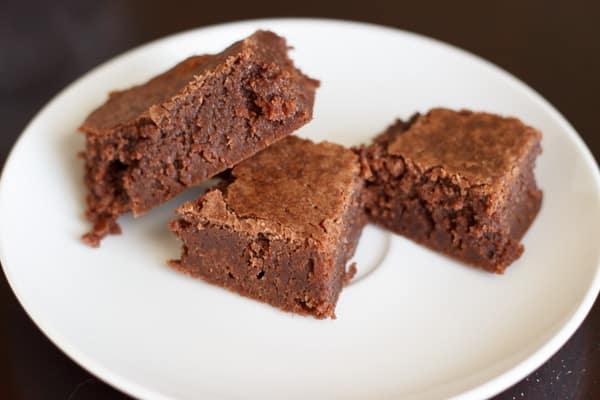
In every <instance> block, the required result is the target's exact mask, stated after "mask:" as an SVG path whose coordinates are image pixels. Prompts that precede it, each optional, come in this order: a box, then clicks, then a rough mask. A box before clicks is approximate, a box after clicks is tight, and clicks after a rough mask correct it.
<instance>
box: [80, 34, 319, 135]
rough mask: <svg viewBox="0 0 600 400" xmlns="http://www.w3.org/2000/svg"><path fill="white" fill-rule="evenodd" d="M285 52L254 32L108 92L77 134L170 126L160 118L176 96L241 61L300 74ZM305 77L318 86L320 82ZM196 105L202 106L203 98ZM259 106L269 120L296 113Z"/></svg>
mask: <svg viewBox="0 0 600 400" xmlns="http://www.w3.org/2000/svg"><path fill="white" fill-rule="evenodd" d="M287 49H288V47H287V44H286V41H285V39H284V38H282V37H280V36H278V35H276V34H275V33H273V32H270V31H257V32H256V33H254V34H253V35H251V36H249V37H248V38H246V39H244V40H241V41H238V42H236V43H234V44H232V45H231V46H229V47H228V48H227V49H226V50H224V51H223V52H221V53H218V54H215V55H200V56H193V57H189V58H188V59H186V60H184V61H183V62H181V63H179V64H177V65H176V66H175V67H173V68H171V69H170V70H168V71H166V72H164V73H163V74H161V75H158V76H156V77H155V78H153V79H151V80H150V81H148V82H146V83H144V84H142V85H138V86H134V87H132V88H129V89H127V90H123V91H115V92H112V93H110V95H109V99H108V101H107V102H106V103H105V104H104V105H103V106H102V107H100V108H98V109H96V110H95V111H94V112H93V113H92V114H90V115H89V116H88V118H87V119H86V120H85V122H84V123H83V125H82V126H81V130H82V131H84V132H89V133H95V134H107V133H109V132H110V131H112V130H113V129H117V128H119V127H120V126H123V125H127V124H130V123H135V122H136V121H139V120H143V119H150V120H152V121H153V122H154V123H156V124H157V125H158V126H161V123H162V124H163V125H164V124H165V123H167V122H168V121H164V119H165V118H168V115H169V111H170V109H171V108H172V107H174V106H175V104H176V103H177V102H178V100H179V99H180V98H186V97H189V96H193V94H192V92H193V91H194V90H196V89H197V88H198V87H201V86H202V85H203V82H204V81H205V80H206V79H207V78H208V77H209V76H211V75H214V74H218V73H222V72H223V70H225V69H227V68H232V67H233V66H234V65H235V64H236V63H239V62H241V61H243V60H248V59H260V60H262V62H263V63H264V65H265V68H271V69H272V70H273V73H283V74H286V73H287V74H290V76H291V75H293V74H294V73H298V72H297V70H296V69H295V67H294V64H293V62H292V61H291V60H290V59H289V57H288V56H287ZM267 72H268V71H267ZM305 78H306V80H307V81H310V82H312V84H313V85H314V86H315V87H316V86H318V81H315V80H312V79H310V78H308V77H305ZM225 84H226V82H225ZM196 101H198V102H201V101H202V99H196ZM260 106H263V107H262V108H263V110H266V111H267V112H266V114H267V115H266V116H267V117H268V118H269V119H271V120H276V119H284V118H287V117H289V116H290V115H293V114H294V111H295V110H290V109H289V108H293V107H294V103H288V104H279V105H270V106H271V107H268V108H267V107H264V106H266V105H262V104H261V105H260ZM285 107H287V108H288V109H284V108H285Z"/></svg>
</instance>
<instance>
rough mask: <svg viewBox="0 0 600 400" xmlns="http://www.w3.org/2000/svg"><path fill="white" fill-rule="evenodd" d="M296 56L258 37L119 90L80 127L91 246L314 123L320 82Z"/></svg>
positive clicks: (270, 36) (266, 36) (275, 40)
mask: <svg viewBox="0 0 600 400" xmlns="http://www.w3.org/2000/svg"><path fill="white" fill-rule="evenodd" d="M287 51H288V46H287V44H286V42H285V39H284V38H282V37H280V36H277V35H276V34H274V33H272V32H268V31H257V32H256V33H254V34H253V35H251V36H250V37H248V38H246V39H244V40H241V41H239V42H237V43H234V44H233V45H231V46H230V47H229V48H227V49H226V50H224V51H223V52H221V53H219V54H214V55H201V56H193V57H190V58H188V59H186V60H184V61H182V62H181V63H179V64H177V65H176V66H175V67H173V68H172V69H170V70H169V71H166V72H165V73H163V74H161V75H158V76H157V77H155V78H153V79H151V80H150V81H148V82H146V83H145V84H143V85H140V86H135V87H133V88H130V89H128V90H124V91H118V92H113V93H111V94H110V97H109V99H108V100H107V102H106V103H105V104H104V105H102V106H101V107H99V108H98V109H97V110H95V111H94V112H92V113H91V114H90V115H89V116H88V117H87V119H86V120H85V122H84V123H83V125H82V126H81V128H80V130H81V131H82V132H84V133H85V135H86V149H85V152H84V159H85V163H86V165H85V183H86V185H87V187H88V196H87V204H88V210H87V213H86V215H87V218H88V219H89V220H90V221H91V222H92V224H93V228H92V230H91V232H89V233H88V234H87V235H85V236H84V241H86V242H87V243H88V244H90V245H92V246H97V245H98V244H99V242H100V240H101V239H102V238H103V237H104V236H105V235H107V234H108V233H117V232H119V226H118V225H117V222H116V220H117V218H118V216H119V215H122V214H124V213H127V212H130V211H131V212H132V213H133V215H134V216H139V215H141V214H143V213H145V212H147V211H148V210H150V209H152V208H153V207H156V206H158V205H160V204H162V203H164V202H166V201H167V200H169V199H171V198H172V197H174V196H176V195H177V194H179V193H181V192H182V191H184V190H185V189H187V188H188V187H190V186H193V185H197V184H199V183H201V182H202V181H204V180H206V179H209V178H211V177H212V176H214V175H216V174H218V173H220V172H222V171H224V170H226V169H228V168H231V167H232V166H233V165H235V164H237V163H238V162H240V161H242V160H244V159H246V158H248V157H250V156H252V155H253V154H255V153H257V152H258V151H260V150H262V149H263V148H265V147H267V146H269V145H271V144H272V143H274V142H276V141H278V140H280V139H281V138H283V137H285V136H287V135H289V134H291V133H292V132H293V131H294V130H296V129H298V128H299V127H301V126H302V125H304V124H305V123H307V122H308V121H310V120H311V119H312V109H313V103H314V95H315V90H316V88H317V87H318V81H316V80H314V79H311V78H309V77H307V76H306V75H304V74H303V73H302V72H301V71H300V70H299V69H297V68H296V67H295V66H294V64H293V62H292V61H291V60H290V58H289V57H288V55H287Z"/></svg>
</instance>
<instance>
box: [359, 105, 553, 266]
mask: <svg viewBox="0 0 600 400" xmlns="http://www.w3.org/2000/svg"><path fill="white" fill-rule="evenodd" d="M540 140H541V133H540V132H539V131H538V130H536V129H534V128H531V127H529V126H526V125H524V124H523V123H522V122H521V121H519V120H517V119H515V118H504V117H501V116H498V115H493V114H488V113H482V112H472V111H452V110H448V109H434V110H432V111H430V112H429V113H427V114H426V115H416V116H414V117H413V118H412V119H411V120H410V121H408V122H403V121H400V120H399V121H397V122H396V123H395V124H393V125H392V126H390V127H389V128H388V129H387V130H386V131H385V132H384V133H382V134H381V135H380V136H378V137H377V138H376V139H375V140H374V143H373V144H372V145H370V146H368V147H363V148H361V149H359V150H358V152H359V153H360V154H361V162H362V164H363V174H364V176H365V179H366V186H365V199H364V201H365V209H366V213H367V216H368V218H369V219H370V220H371V221H373V222H374V223H376V224H378V225H380V226H382V227H384V228H387V229H389V230H391V231H394V232H396V233H399V234H401V235H404V236H406V237H408V238H410V239H412V240H414V241H416V242H418V243H421V244H423V245H425V246H428V247H430V248H431V249H433V250H437V251H440V252H442V253H445V254H447V255H449V256H451V257H454V258H456V259H458V260H461V261H464V262H466V263H468V264H471V265H473V266H477V267H481V268H483V269H486V270H488V271H492V272H496V273H502V272H503V271H504V270H505V268H506V267H507V266H508V265H509V264H510V263H512V262H513V261H514V260H515V259H517V258H518V257H519V256H520V255H521V253H522V252H523V246H522V245H521V244H520V243H519V241H520V240H521V238H522V237H523V235H524V234H525V232H526V231H527V229H528V228H529V226H530V225H531V223H532V221H533V220H534V218H535V216H536V215H537V213H538V210H539V209H540V205H541V200H542V192H541V191H540V190H539V189H538V187H537V185H536V182H535V178H534V174H533V168H534V163H535V159H536V157H537V156H538V155H539V154H540V152H541V147H540Z"/></svg>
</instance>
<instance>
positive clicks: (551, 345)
mask: <svg viewBox="0 0 600 400" xmlns="http://www.w3.org/2000/svg"><path fill="white" fill-rule="evenodd" d="M281 23H285V24H314V23H317V24H329V25H331V26H332V28H333V27H334V26H333V25H342V26H345V27H350V28H357V29H369V30H379V31H382V32H385V33H387V34H396V35H397V34H401V35H405V36H412V37H413V38H414V39H416V40H420V41H425V42H429V43H432V44H434V45H436V46H438V47H442V48H446V49H449V50H452V51H453V52H457V53H459V54H461V55H462V56H463V57H466V58H468V59H469V60H470V61H472V62H475V63H478V64H480V65H483V66H485V67H487V68H488V69H491V70H493V71H494V73H497V74H499V75H501V76H502V77H503V78H504V79H505V80H506V82H507V83H508V84H510V85H512V86H513V88H515V89H517V90H518V91H519V92H521V93H522V94H523V95H524V96H526V97H527V98H529V99H530V100H531V101H533V102H535V103H536V104H537V105H539V106H541V108H542V109H543V111H544V112H545V113H547V114H550V115H551V117H553V118H554V119H555V120H556V121H558V122H559V124H560V126H561V130H562V131H563V133H564V134H566V135H567V137H568V139H569V140H571V141H573V142H574V144H575V146H576V148H577V151H578V152H579V153H580V154H581V156H582V157H581V158H582V160H583V161H584V164H585V166H586V167H588V168H590V169H591V170H592V171H593V174H592V177H593V180H594V183H595V185H596V191H597V192H598V191H600V168H599V166H598V164H597V162H596V160H595V158H594V156H593V155H592V152H591V151H590V149H589V148H588V147H587V145H586V144H585V142H584V141H583V139H582V138H581V136H580V135H579V134H578V133H577V131H576V130H575V129H574V127H573V126H572V125H571V123H570V122H569V121H568V120H567V119H566V118H565V117H564V115H562V113H561V112H560V111H558V109H556V108H555V107H554V106H553V105H552V104H551V103H550V102H549V101H548V100H546V99H545V98H544V97H543V96H542V95H541V94H539V93H538V92H537V91H536V90H535V89H533V88H532V87H530V86H529V85H527V84H526V83H525V82H523V81H522V80H520V79H519V78H518V77H516V76H514V75H512V74H511V73H509V72H508V71H506V70H504V69H503V68H501V67H499V66H497V65H496V64H494V63H492V62H491V61H488V60H486V59H484V58H482V57H480V56H478V55H476V54H474V53H471V52H470V51H467V50H464V49H462V48H460V47H457V46H455V45H453V44H450V43H447V42H444V41H442V40H439V39H435V38H432V37H429V36H426V35H423V34H419V33H416V32H411V31H406V30H403V29H399V28H396V27H392V26H388V25H380V24H375V23H370V22H363V21H355V20H343V19H333V18H295V17H282V18H258V19H248V20H237V21H231V22H225V23H216V24H211V25H206V26H200V27H195V28H191V29H188V30H184V31H181V32H177V33H173V34H170V35H167V36H163V37H160V38H157V39H154V40H151V41H149V42H145V43H142V44H140V45H138V46H135V47H133V48H131V49H128V50H126V51H124V52H122V53H120V54H117V55H116V56H114V57H111V58H110V59H108V60H106V61H104V62H102V63H100V64H99V65H97V66H95V67H93V68H92V69H90V70H88V71H87V72H85V73H84V74H82V75H81V76H80V77H79V78H77V79H75V80H73V81H72V82H71V83H69V84H68V85H67V86H65V87H64V88H63V89H62V90H60V91H59V92H58V93H57V94H55V95H54V96H53V97H52V98H51V99H50V100H48V101H47V102H46V103H45V104H44V106H43V107H42V108H41V109H40V110H39V111H38V112H36V114H35V115H34V116H33V117H32V118H31V120H30V121H29V122H28V123H27V125H26V126H25V128H23V130H22V131H21V133H20V134H19V136H18V138H17V140H16V141H15V143H14V144H13V146H12V148H11V150H10V151H9V154H8V156H7V157H6V160H5V162H4V166H3V168H2V171H1V174H0V205H1V204H2V203H3V200H2V199H3V198H4V196H6V191H5V190H3V187H4V185H3V184H2V183H3V182H4V181H5V179H3V178H4V176H5V173H6V171H7V170H8V168H7V167H8V165H9V164H10V163H11V162H12V161H13V159H14V154H15V153H16V151H15V150H16V149H17V148H18V147H19V146H21V145H22V143H23V139H24V138H25V137H26V136H28V132H29V131H30V130H31V128H32V126H34V125H36V123H37V121H38V120H39V119H40V118H41V117H42V116H43V115H44V114H45V113H46V112H47V110H48V108H49V107H50V106H51V105H52V104H53V103H54V102H55V101H56V100H57V99H58V98H60V97H62V96H63V95H64V94H65V93H67V92H69V91H71V90H72V89H73V88H74V87H75V86H77V85H78V84H79V83H80V82H81V81H84V80H86V79H88V78H89V77H90V76H91V75H93V74H95V73H96V72H97V71H99V70H101V69H103V68H105V67H106V66H107V65H108V64H111V63H114V62H118V61H119V60H121V59H123V58H125V57H128V56H129V55H130V54H132V53H135V52H138V51H140V50H142V49H144V48H147V47H152V46H155V45H158V44H159V43H161V42H166V41H172V40H177V39H178V38H181V37H183V36H186V35H190V34H196V33H198V32H200V31H204V30H211V29H227V28H241V27H244V26H256V25H261V24H264V25H271V24H281ZM2 232H3V231H2V229H1V228H0V261H2V263H1V264H2V269H3V271H4V274H5V276H6V280H7V282H8V284H9V286H10V288H11V290H12V291H13V293H14V295H15V297H16V298H17V300H18V302H19V304H20V305H21V307H23V309H24V310H25V312H26V314H27V315H28V316H29V318H31V320H32V321H33V322H34V323H35V325H36V326H37V327H38V329H40V330H41V331H42V333H43V334H44V336H46V337H47V338H48V340H50V342H52V343H53V344H54V345H55V346H56V347H58V348H59V349H60V350H61V351H62V352H63V353H64V354H65V355H67V356H68V357H69V358H70V359H71V360H73V361H74V362H75V363H76V364H77V365H79V366H80V367H82V368H83V369H85V370H86V371H88V372H89V373H91V374H92V375H94V376H95V377H97V378H98V379H100V380H102V381H104V382H106V383H107V384H109V385H110V386H113V387H115V388H117V389H118V390H120V391H122V392H124V393H126V394H129V395H131V396H134V397H137V398H148V399H161V400H162V399H168V398H169V397H168V396H166V395H164V394H162V393H160V392H158V391H154V390H151V389H148V388H147V387H145V386H144V385H142V384H139V383H136V382H134V381H131V380H129V379H128V378H126V377H124V376H121V375H120V374H116V373H113V372H112V371H111V370H110V369H109V368H107V367H105V366H103V365H102V364H99V363H97V362H96V361H95V360H94V359H93V358H91V357H88V356H87V355H85V354H84V353H83V352H82V351H80V350H79V349H77V348H74V347H72V346H71V345H70V344H69V343H68V341H67V340H65V339H64V338H62V337H61V335H60V334H59V333H58V332H56V331H55V330H54V328H52V327H51V324H48V323H47V322H46V321H44V319H43V317H41V316H40V315H36V312H35V311H34V310H32V308H31V306H30V305H29V304H28V303H27V300H26V299H25V298H24V297H23V296H22V295H20V294H19V291H18V285H17V284H15V281H14V278H13V277H12V274H11V272H10V268H7V267H6V265H8V264H7V263H6V261H7V256H6V251H5V250H4V248H5V245H4V239H3V237H4V234H3V233H2ZM597 262H598V264H597V265H596V271H595V274H594V277H593V279H592V280H591V281H590V283H589V286H588V288H587V291H586V292H585V294H584V295H583V297H582V298H581V300H580V302H579V304H578V305H577V307H576V308H575V309H574V310H573V311H571V314H570V316H569V317H568V318H566V320H565V321H564V322H563V323H562V324H561V325H560V327H559V328H558V330H557V331H556V332H555V333H554V334H553V335H551V336H550V337H549V338H548V339H547V340H546V341H545V342H544V343H543V344H542V345H541V346H539V347H538V348H537V349H536V350H534V351H533V352H531V353H530V354H528V355H526V356H525V357H524V358H523V359H522V360H521V361H518V362H517V363H516V365H514V366H512V367H509V368H508V369H506V370H505V371H504V372H501V373H500V374H498V375H496V376H495V377H494V378H492V379H490V380H488V381H486V382H484V383H482V384H476V385H474V386H472V387H471V388H468V389H466V390H465V391H463V392H462V393H460V394H457V395H455V396H453V397H451V399H455V400H470V399H480V398H489V397H491V396H494V395H496V394H498V393H500V392H501V391H503V390H505V389H507V388H509V387H510V386H511V385H513V384H515V383H517V382H519V381H521V380H522V379H523V378H525V377H526V376H527V375H528V374H530V373H531V372H533V371H534V370H536V369H537V368H539V367H540V366H541V365H542V364H543V363H544V362H546V361H547V360H548V359H549V358H551V357H552V356H553V355H554V354H555V353H556V352H557V351H558V350H559V349H560V348H561V347H562V346H563V345H564V344H565V343H566V342H567V341H568V340H569V339H570V338H571V336H572V335H573V334H574V333H575V331H576V330H577V328H578V327H579V326H580V325H581V324H582V322H583V320H584V319H585V317H586V316H587V315H588V314H589V312H590V310H591V308H592V306H593V304H594V302H595V300H596V298H597V296H598V293H599V292H600V259H599V260H597ZM213 398H214V397H213ZM218 398H222V396H219V397H218Z"/></svg>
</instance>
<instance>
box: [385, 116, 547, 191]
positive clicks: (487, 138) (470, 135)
mask: <svg viewBox="0 0 600 400" xmlns="http://www.w3.org/2000/svg"><path fill="white" fill-rule="evenodd" d="M398 131H402V134H395V135H393V137H391V136H388V137H387V138H382V139H384V140H385V139H388V140H390V141H389V143H388V147H387V151H388V153H389V154H392V155H396V156H401V157H403V158H404V159H405V161H407V160H408V159H409V160H410V161H411V162H412V163H414V164H415V165H416V166H418V167H419V168H420V169H421V170H422V171H427V170H430V169H433V168H436V167H441V168H443V169H444V170H445V172H446V173H447V174H449V175H458V176H460V177H461V178H463V179H466V180H468V181H469V183H470V185H480V184H486V185H494V184H496V183H498V182H500V181H501V180H502V178H506V177H508V176H510V175H512V174H511V171H512V170H513V168H514V167H515V166H516V165H518V163H519V161H520V160H521V159H522V158H523V157H524V156H525V155H526V154H528V153H529V151H530V150H531V148H532V146H535V145H536V144H537V143H538V142H539V140H540V139H541V133H540V132H539V131H538V130H537V129H534V128H532V127H529V126H527V125H525V124H523V123H522V122H521V121H519V120H518V119H516V118H510V117H501V116H498V115H494V114H489V113H484V112H472V111H466V110H462V111H452V110H448V109H443V108H438V109H433V110H431V111H430V112H428V113H427V114H425V115H417V116H415V117H413V118H412V120H411V121H410V122H409V123H408V124H405V123H403V122H402V121H398V122H397V124H396V125H394V126H392V127H390V128H389V129H388V132H390V133H391V134H392V133H394V132H395V133H398Z"/></svg>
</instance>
